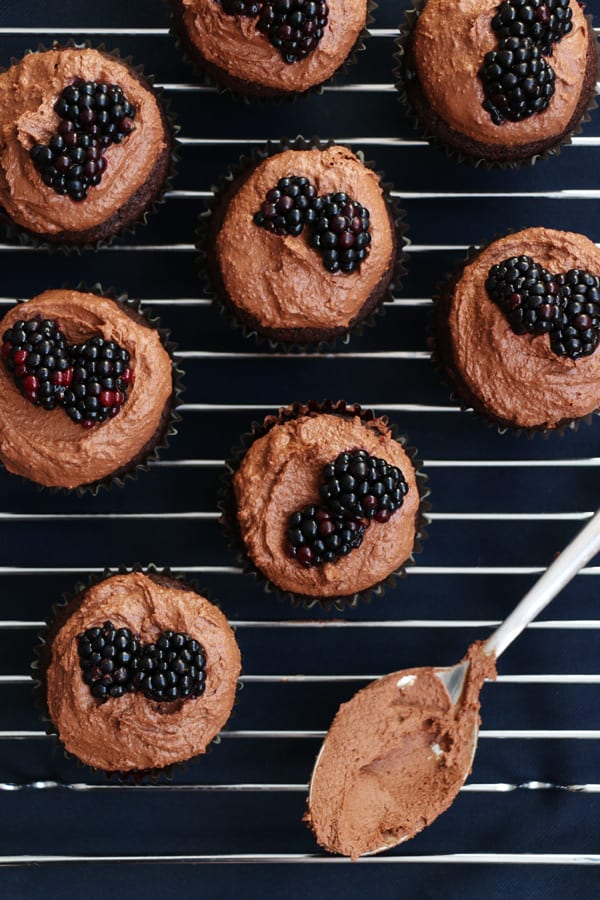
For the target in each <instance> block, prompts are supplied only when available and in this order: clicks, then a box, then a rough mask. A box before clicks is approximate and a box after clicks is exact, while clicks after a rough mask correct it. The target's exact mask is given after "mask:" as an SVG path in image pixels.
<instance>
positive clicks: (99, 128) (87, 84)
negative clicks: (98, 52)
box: [29, 81, 136, 201]
mask: <svg viewBox="0 0 600 900" xmlns="http://www.w3.org/2000/svg"><path fill="white" fill-rule="evenodd" d="M54 109H55V111H56V113H57V114H58V115H59V116H60V118H61V120H62V121H61V123H60V125H59V126H58V131H57V133H56V134H54V135H52V137H51V138H50V140H49V142H48V143H47V144H34V145H33V147H32V148H31V150H30V151H29V155H30V156H31V159H32V160H33V163H34V165H35V167H36V169H37V170H38V171H39V173H40V175H41V176H42V179H43V181H44V184H47V185H48V186H49V187H51V188H52V189H53V190H54V191H55V192H56V193H57V194H63V195H65V194H67V195H68V196H69V197H70V198H71V200H76V201H80V200H85V198H86V197H87V193H88V190H89V188H90V187H96V186H97V185H99V184H100V181H101V180H102V173H103V172H105V171H106V166H107V161H106V158H105V157H104V156H103V154H104V153H105V151H106V150H107V148H108V147H110V145H111V144H120V143H121V141H122V140H123V139H124V138H126V137H127V136H128V135H129V134H131V132H132V131H133V129H134V127H135V125H134V121H133V120H134V118H135V112H136V111H135V106H133V104H132V103H130V102H129V101H128V100H127V98H126V96H125V94H124V93H123V91H122V89H121V88H120V87H119V86H118V85H116V84H106V83H105V82H99V83H98V82H95V81H75V82H74V83H73V84H70V85H68V86H67V87H66V88H64V90H63V91H62V92H61V94H60V97H59V98H58V100H57V102H56V105H55V107H54Z"/></svg>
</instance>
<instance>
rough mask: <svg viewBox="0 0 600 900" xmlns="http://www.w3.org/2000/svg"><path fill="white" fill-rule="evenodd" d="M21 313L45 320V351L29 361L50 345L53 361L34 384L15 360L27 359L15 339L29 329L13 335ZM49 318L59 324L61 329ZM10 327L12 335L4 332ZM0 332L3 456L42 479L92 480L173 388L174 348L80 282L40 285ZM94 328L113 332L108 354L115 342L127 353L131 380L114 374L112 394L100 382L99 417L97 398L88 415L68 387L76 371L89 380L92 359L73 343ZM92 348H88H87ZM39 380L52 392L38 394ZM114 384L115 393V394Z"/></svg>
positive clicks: (141, 436)
mask: <svg viewBox="0 0 600 900" xmlns="http://www.w3.org/2000/svg"><path fill="white" fill-rule="evenodd" d="M21 322H23V323H25V324H26V327H31V326H29V325H28V324H27V323H31V322H36V323H38V326H42V327H44V326H45V325H46V323H49V324H48V326H47V327H48V328H49V329H50V332H49V334H50V342H49V345H48V347H47V348H45V349H46V350H47V353H46V356H45V358H42V359H41V360H40V361H37V360H36V361H35V362H36V364H37V365H42V366H43V365H46V364H47V362H48V355H52V356H53V361H52V365H51V369H50V371H49V372H46V373H38V374H39V376H40V377H38V378H37V388H36V384H35V383H34V382H30V381H28V380H27V379H28V378H29V377H30V375H29V370H28V371H22V370H20V369H19V365H21V364H24V365H25V366H27V365H28V363H27V352H26V351H21V352H22V353H24V354H25V355H24V356H21V355H18V354H19V350H16V349H15V348H16V347H18V346H20V344H18V340H19V337H23V341H22V343H26V342H27V339H28V335H27V334H26V333H24V334H23V335H21V336H20V335H19V334H15V331H14V330H13V326H16V325H17V323H21ZM52 323H54V326H56V325H57V324H58V327H59V329H60V330H59V331H58V334H57V333H56V328H55V327H54V326H52ZM34 327H36V326H34ZM18 330H19V329H18V328H16V331H18ZM7 332H10V334H9V335H8V337H9V338H12V340H13V341H14V342H15V343H14V344H11V343H10V340H7V338H6V335H7ZM0 338H2V355H1V358H0V459H1V460H2V461H3V463H4V465H5V466H6V468H7V469H8V470H9V471H10V472H13V473H14V474H16V475H22V476H23V477H24V478H29V479H30V480H32V481H35V482H37V483H38V484H42V485H45V486H46V487H64V488H75V487H78V486H80V485H86V484H91V483H93V482H96V481H99V480H101V479H102V478H104V477H106V476H107V475H110V474H113V473H116V472H118V470H120V469H121V468H122V467H124V466H126V465H127V464H128V463H129V462H131V461H132V460H134V459H135V457H136V456H137V455H138V454H139V453H140V452H141V451H142V450H143V449H144V448H145V447H146V445H148V444H149V443H150V442H151V441H152V440H153V438H154V437H155V435H156V433H157V431H158V430H159V429H160V427H161V425H162V424H164V421H165V417H166V415H167V414H168V412H169V410H170V408H171V401H172V393H173V373H172V362H171V358H170V356H169V354H168V352H167V350H166V349H165V347H164V346H163V344H162V342H161V337H160V334H159V333H158V331H157V330H156V329H155V328H153V327H152V326H151V325H150V324H149V322H148V321H147V320H146V319H144V318H143V316H141V315H140V314H139V313H137V312H135V310H133V309H131V308H129V307H128V306H126V305H125V304H123V303H120V302H118V301H115V300H111V299H109V298H107V297H101V296H98V295H96V294H87V293H82V292H80V291H72V290H66V289H61V290H50V291H45V292H44V293H43V294H40V295H39V296H37V297H34V298H33V299H31V300H29V301H27V302H26V303H19V304H17V305H15V306H14V307H13V308H12V309H11V310H10V311H9V312H8V313H7V314H6V316H5V317H4V319H3V320H2V322H1V323H0ZM98 338H101V339H102V340H103V341H107V342H115V344H116V345H117V349H116V350H115V349H114V348H112V350H113V356H114V355H115V354H119V353H120V352H121V351H124V352H125V354H127V356H126V357H125V358H126V359H128V362H127V363H126V365H124V366H123V367H122V368H123V369H126V368H128V369H129V371H130V376H129V381H128V382H127V383H126V384H125V385H122V384H121V385H117V384H116V382H115V384H113V385H112V386H111V391H110V392H109V396H107V397H104V396H103V394H102V393H101V392H98V393H99V404H100V405H102V404H104V406H105V407H106V408H107V410H108V412H107V416H106V420H104V421H103V420H102V416H101V415H100V416H99V415H98V404H96V413H95V414H94V415H92V416H90V417H87V416H86V415H82V416H79V415H78V411H77V408H76V406H74V405H73V404H69V403H68V401H69V399H72V398H70V395H68V394H67V391H71V390H72V391H73V392H75V385H76V384H77V381H78V379H79V380H80V381H82V382H83V383H84V384H85V387H86V388H89V386H90V378H91V375H90V374H89V371H88V370H89V366H88V365H87V363H85V361H84V363H81V355H80V354H79V352H78V351H77V348H78V347H79V348H81V347H83V346H84V345H85V344H86V342H90V341H91V342H94V341H96V340H97V339H98ZM34 349H35V348H34ZM89 353H91V356H92V357H94V358H95V356H94V351H93V350H91V351H89ZM98 353H99V351H98V352H97V353H96V354H95V355H98ZM59 355H62V356H63V358H64V359H66V361H67V362H66V364H65V369H66V370H67V372H68V370H70V371H71V375H70V376H69V375H68V374H67V375H66V376H61V377H59V376H58V375H57V373H56V372H55V371H54V368H52V366H54V363H55V362H56V360H57V358H58V356H59ZM109 355H110V354H109ZM42 356H43V354H42ZM100 356H102V353H100ZM15 357H16V358H15ZM77 369H81V372H79V373H78V372H77V371H76V370H77ZM32 371H33V370H32ZM109 374H110V373H109ZM31 377H34V378H36V376H35V375H33V376H31ZM63 379H64V380H63ZM91 380H99V379H93V378H91ZM61 381H62V384H61ZM44 383H45V384H47V385H48V387H47V390H48V392H49V394H48V395H49V396H50V400H49V402H45V401H44V398H45V396H46V395H45V394H44V389H43V387H42V385H43V384H44ZM102 389H103V390H104V384H102ZM119 389H122V390H121V395H122V396H121V395H120V396H117V395H116V394H115V391H117V390H119ZM32 390H33V393H32V392H31V391H32ZM93 390H94V389H93V388H92V389H91V392H93ZM60 396H62V398H63V399H62V400H60V399H59V397H60ZM54 398H55V402H54ZM42 401H44V402H42ZM53 403H54V405H53ZM52 405H53V408H48V407H49V406H50V407H52ZM104 406H103V407H102V408H104ZM91 407H94V404H93V403H92V404H91ZM115 409H116V412H115V411H114V410H115ZM92 411H93V410H92V409H91V408H90V412H92ZM86 421H88V424H85V423H86Z"/></svg>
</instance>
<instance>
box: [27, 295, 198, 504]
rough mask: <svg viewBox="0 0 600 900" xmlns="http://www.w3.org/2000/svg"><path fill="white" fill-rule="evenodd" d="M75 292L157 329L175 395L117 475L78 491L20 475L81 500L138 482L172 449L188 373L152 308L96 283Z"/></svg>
mask: <svg viewBox="0 0 600 900" xmlns="http://www.w3.org/2000/svg"><path fill="white" fill-rule="evenodd" d="M63 287H64V288H65V289H66V290H71V289H72V288H71V286H70V285H63ZM74 290H76V291H81V292H83V293H87V294H96V295H97V296H99V297H106V298H108V299H110V300H113V301H115V303H117V304H119V305H120V306H122V307H124V308H125V309H127V310H130V311H131V312H133V313H134V314H135V315H136V316H139V317H140V318H141V319H143V320H144V321H145V322H146V323H147V324H148V325H149V326H150V327H151V328H154V329H155V330H156V331H157V332H158V334H159V336H160V340H161V344H162V345H163V347H164V348H165V350H166V351H167V353H168V354H169V357H170V359H171V371H172V376H173V393H172V395H171V399H170V400H169V402H168V404H167V406H165V409H164V411H163V418H162V420H161V423H160V425H159V428H158V430H157V432H156V434H155V435H154V436H153V438H152V439H151V441H150V442H149V444H146V446H145V447H142V448H141V449H140V450H139V451H138V453H137V454H136V455H135V456H134V457H133V458H132V459H131V460H130V461H129V462H128V463H127V464H125V465H124V466H120V467H119V468H118V469H115V471H114V472H111V473H110V474H109V475H105V476H104V477H103V478H100V479H98V480H97V481H93V482H90V483H89V484H81V485H79V486H78V487H76V488H66V487H46V486H45V485H42V484H38V483H37V482H35V481H33V480H32V479H29V478H25V477H24V476H18V477H21V478H22V480H23V481H25V482H26V483H27V484H35V485H36V487H37V489H38V491H40V492H42V491H49V492H50V493H52V494H57V493H64V494H71V493H76V494H77V495H78V496H79V497H82V496H84V495H85V494H88V493H89V494H92V496H96V494H97V493H98V491H99V490H100V489H101V488H103V489H106V490H108V489H110V488H112V487H113V486H114V485H116V486H118V487H123V486H124V485H125V483H126V481H127V480H129V479H132V480H136V479H137V477H138V475H139V473H140V472H147V471H148V470H149V468H150V464H151V463H152V462H154V461H155V460H157V459H159V458H160V455H161V451H163V450H166V449H168V447H169V446H170V439H171V438H172V437H174V436H175V435H176V434H177V427H176V425H177V423H178V422H180V421H181V415H180V413H179V412H178V407H179V406H181V403H182V399H181V395H182V394H183V392H184V391H185V386H184V384H183V381H182V379H183V377H184V375H185V373H184V371H183V369H182V368H181V367H180V364H179V359H178V358H177V357H176V350H177V344H176V343H175V342H174V341H172V340H171V338H170V335H171V332H170V331H169V330H168V329H167V328H161V327H160V319H159V318H158V316H155V315H154V314H153V312H152V309H150V308H149V307H147V306H146V307H143V308H142V305H141V302H140V301H139V300H132V299H130V298H129V297H128V296H127V294H125V293H123V292H117V291H116V290H115V288H113V287H109V288H103V287H102V285H101V284H98V283H96V284H93V285H92V286H91V287H89V286H88V285H87V284H85V283H84V282H79V284H78V285H77V286H76V287H75V288H74ZM16 302H17V303H23V304H26V303H27V302H28V301H27V300H17V301H16Z"/></svg>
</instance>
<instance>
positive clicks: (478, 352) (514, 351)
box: [438, 228, 600, 428]
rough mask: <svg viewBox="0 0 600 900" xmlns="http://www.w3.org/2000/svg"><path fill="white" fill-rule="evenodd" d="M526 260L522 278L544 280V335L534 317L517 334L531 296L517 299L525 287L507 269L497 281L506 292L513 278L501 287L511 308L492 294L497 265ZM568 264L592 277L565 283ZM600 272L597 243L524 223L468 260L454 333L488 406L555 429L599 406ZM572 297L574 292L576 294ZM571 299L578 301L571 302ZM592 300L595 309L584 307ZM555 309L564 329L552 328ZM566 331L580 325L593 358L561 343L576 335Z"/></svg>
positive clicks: (463, 367)
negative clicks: (514, 283)
mask: <svg viewBox="0 0 600 900" xmlns="http://www.w3.org/2000/svg"><path fill="white" fill-rule="evenodd" d="M523 256H526V257H528V258H529V260H530V262H527V263H525V264H524V269H523V270H522V272H521V273H519V274H523V275H524V276H525V277H526V278H528V277H529V276H531V277H532V278H533V279H534V282H538V283H539V282H540V281H541V282H542V289H541V290H540V296H542V299H543V300H544V302H543V304H542V305H541V307H540V308H542V307H548V310H546V309H542V311H541V314H540V315H541V316H547V321H548V322H549V326H548V331H547V333H541V334H540V333H536V330H537V329H538V328H539V327H540V326H539V321H538V319H539V315H537V314H536V315H534V316H533V317H532V318H531V328H532V329H535V330H530V331H525V333H515V330H514V329H515V327H517V325H514V327H513V324H514V323H515V322H517V319H519V318H520V313H519V310H520V309H522V308H525V307H526V306H527V301H526V299H525V297H523V300H524V302H523V304H521V303H520V301H519V300H518V296H519V295H518V291H519V290H520V287H518V286H517V287H515V289H513V287H510V283H511V279H512V276H511V274H510V271H511V267H510V266H509V267H508V272H506V271H504V274H503V273H502V272H498V277H497V284H498V290H499V291H500V292H502V290H504V289H503V287H502V278H504V279H505V282H507V283H508V284H509V287H508V288H506V290H504V293H505V295H506V297H507V303H509V306H508V307H506V308H503V303H502V302H495V300H494V299H493V296H494V291H493V290H492V286H491V283H490V282H489V279H490V272H491V270H492V268H493V267H494V266H500V265H501V264H502V263H504V262H505V261H507V260H511V259H512V258H514V257H523ZM533 265H535V271H532V266H533ZM542 269H543V270H545V272H546V273H549V275H548V274H544V272H543V271H542ZM571 270H578V271H579V272H580V273H587V274H586V275H585V276H581V277H579V278H578V279H576V280H575V281H573V282H572V284H570V278H569V277H567V279H566V284H565V283H562V282H563V276H565V275H567V273H569V272H570V271H571ZM496 271H497V270H496ZM492 274H494V273H492ZM588 276H589V278H588ZM599 276H600V250H599V249H598V247H596V245H595V244H593V243H592V241H590V240H589V239H588V238H586V237H584V236H583V235H580V234H573V233H570V232H565V231H554V230H551V229H548V228H528V229H526V230H524V231H519V232H517V233H516V234H510V235H507V236H506V237H504V238H501V239H500V240H498V241H494V242H493V243H491V244H490V245H489V246H488V247H486V248H485V249H484V250H482V251H481V252H479V253H478V254H477V255H476V256H475V258H474V259H473V260H472V261H471V262H469V263H467V264H466V265H465V267H464V270H463V271H462V273H461V275H460V277H459V278H458V281H457V283H456V285H455V287H454V290H453V294H452V298H451V300H450V307H449V311H448V323H447V328H448V329H449V332H448V337H449V338H450V341H451V344H452V356H453V364H454V367H455V368H456V370H457V372H458V374H459V377H460V379H461V380H462V381H463V382H464V384H465V385H466V386H467V388H468V389H469V391H470V392H471V393H472V394H473V395H474V396H475V398H477V399H478V400H479V402H480V403H481V404H482V405H483V406H484V407H485V409H486V410H488V411H490V412H491V413H492V414H493V415H494V416H495V417H497V418H498V419H501V420H502V421H505V422H507V423H508V424H513V425H514V424H516V425H518V426H521V427H530V428H541V427H546V428H552V427H555V426H556V425H557V424H558V423H560V422H562V421H563V420H570V419H574V418H579V417H581V416H584V415H587V414H588V413H590V412H592V411H593V410H594V409H596V408H598V407H600V351H599V350H598V349H597V343H598V337H599V331H598V329H599V327H600V303H599V304H598V306H596V303H597V301H598V300H600V290H599V286H600V280H599ZM571 277H573V276H571ZM544 279H545V280H544ZM589 279H591V280H589ZM552 284H554V287H552ZM544 285H545V286H546V288H545V289H544ZM548 285H550V290H547V287H548ZM588 289H589V291H590V292H591V293H588ZM490 291H491V293H490ZM534 291H537V288H535V286H534ZM574 294H577V296H571V295H574ZM572 302H576V303H577V304H579V305H578V306H575V307H572V306H570V305H569V304H570V303H572ZM590 302H591V303H592V306H590V307H589V308H585V309H584V308H583V307H584V306H586V304H587V303H590ZM535 305H536V304H535V303H534V306H535ZM580 306H581V308H579V307H580ZM511 307H512V309H511ZM555 310H558V312H556V315H557V316H558V315H559V313H560V314H561V315H564V316H565V317H566V318H565V319H564V321H562V323H561V326H560V327H561V330H560V331H556V330H555V325H554V322H555V321H556V320H555V318H554V316H555ZM525 315H526V316H527V313H525ZM582 315H583V316H589V320H590V321H589V322H588V321H587V320H585V321H584V320H583V319H582V318H581V316H582ZM536 316H537V317H536ZM511 317H512V322H513V324H511ZM567 319H568V321H567ZM575 320H576V321H575ZM594 323H595V324H594ZM563 326H564V327H563ZM542 327H544V328H545V327H546V326H543V325H542ZM444 328H445V325H444V324H443V323H441V324H440V327H439V330H438V334H439V335H440V338H441V339H442V340H443V339H444V338H443V335H442V334H441V331H442V329H444ZM556 328H557V329H558V324H557V325H556ZM569 328H574V334H575V340H577V341H579V350H580V351H581V350H583V351H585V353H586V354H587V355H579V356H577V357H576V358H572V355H569V352H570V351H569V346H568V343H567V344H565V341H567V342H568V340H569V339H570V338H569V334H570V332H569V331H568V329H569ZM588 331H589V333H588ZM580 338H581V340H580ZM561 341H562V344H561ZM586 342H587V343H586ZM594 348H596V349H594ZM576 352H577V350H576Z"/></svg>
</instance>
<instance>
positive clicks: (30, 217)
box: [0, 47, 167, 234]
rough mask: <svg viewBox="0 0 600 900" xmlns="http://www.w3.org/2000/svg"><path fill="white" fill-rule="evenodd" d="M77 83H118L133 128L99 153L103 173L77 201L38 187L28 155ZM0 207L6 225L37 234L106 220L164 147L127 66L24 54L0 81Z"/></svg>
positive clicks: (72, 52) (92, 56)
mask: <svg viewBox="0 0 600 900" xmlns="http://www.w3.org/2000/svg"><path fill="white" fill-rule="evenodd" d="M78 79H83V80H84V81H105V82H108V83H109V84H118V85H119V86H120V87H121V88H122V89H123V91H124V93H125V94H126V96H127V99H128V100H129V101H130V102H131V103H133V104H134V106H135V107H136V115H135V129H134V131H133V132H132V133H131V134H130V135H129V136H128V137H127V139H126V140H124V141H123V142H122V143H121V144H113V145H111V146H110V147H109V148H108V149H107V151H106V153H105V158H106V161H107V169H106V172H105V174H104V175H103V177H102V181H101V182H100V184H99V185H98V186H97V187H93V188H91V189H90V191H89V193H88V196H87V199H86V200H83V201H81V202H76V201H74V200H72V199H71V198H70V197H69V196H68V195H65V196H62V195H60V194H57V193H56V192H55V191H54V190H53V189H52V188H51V187H48V186H47V185H45V184H44V182H43V181H42V178H41V175H40V173H39V172H38V170H37V169H36V167H35V166H34V164H33V161H32V160H31V158H30V156H29V150H30V149H31V147H32V146H33V145H34V144H37V143H42V144H47V143H48V140H49V139H50V137H51V136H52V134H55V133H56V131H57V128H58V124H59V122H60V121H61V120H60V118H59V116H58V115H57V114H56V113H55V112H54V105H55V103H56V101H57V99H58V96H59V94H60V92H61V91H62V90H63V88H65V87H66V86H67V85H69V84H72V83H73V82H74V81H77V80H78ZM0 110H2V113H1V114H0V205H1V206H3V207H4V209H5V210H6V212H7V213H8V215H9V216H10V217H11V219H12V220H13V221H14V222H16V223H17V224H18V225H21V226H22V227H25V228H28V229H30V230H31V231H35V232H37V233H39V234H56V233H58V232H61V231H81V232H83V231H86V230H88V229H92V228H94V227H96V226H98V225H100V224H101V223H102V222H104V221H106V220H107V219H109V218H110V217H111V216H112V215H113V214H114V213H115V212H116V211H118V210H119V209H120V208H121V207H123V206H125V204H126V203H127V201H128V200H129V199H130V198H131V197H133V196H134V195H135V194H136V193H137V191H139V190H140V188H141V187H142V186H143V185H144V184H145V183H146V181H147V179H148V178H149V176H150V174H151V172H152V170H153V168H154V165H155V163H156V160H157V159H158V158H159V156H160V155H161V153H163V152H164V150H165V149H166V147H167V137H166V135H165V131H164V125H163V120H162V115H161V111H160V109H159V106H158V102H157V100H156V97H155V96H154V94H153V93H152V92H151V91H150V90H148V88H147V87H146V86H145V85H144V84H142V82H141V81H140V80H139V78H138V77H137V75H136V73H135V72H134V71H133V69H131V68H130V67H129V66H128V65H127V64H126V63H123V62H119V60H118V59H116V58H115V57H113V56H110V55H109V54H106V53H101V52H100V51H98V50H91V49H76V48H74V47H70V48H65V49H60V50H47V51H45V52H38V53H30V54H29V55H27V56H25V57H24V59H22V60H21V61H20V62H18V63H17V64H16V65H14V66H11V67H10V68H9V69H8V70H7V71H6V72H3V73H2V74H1V75H0Z"/></svg>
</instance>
